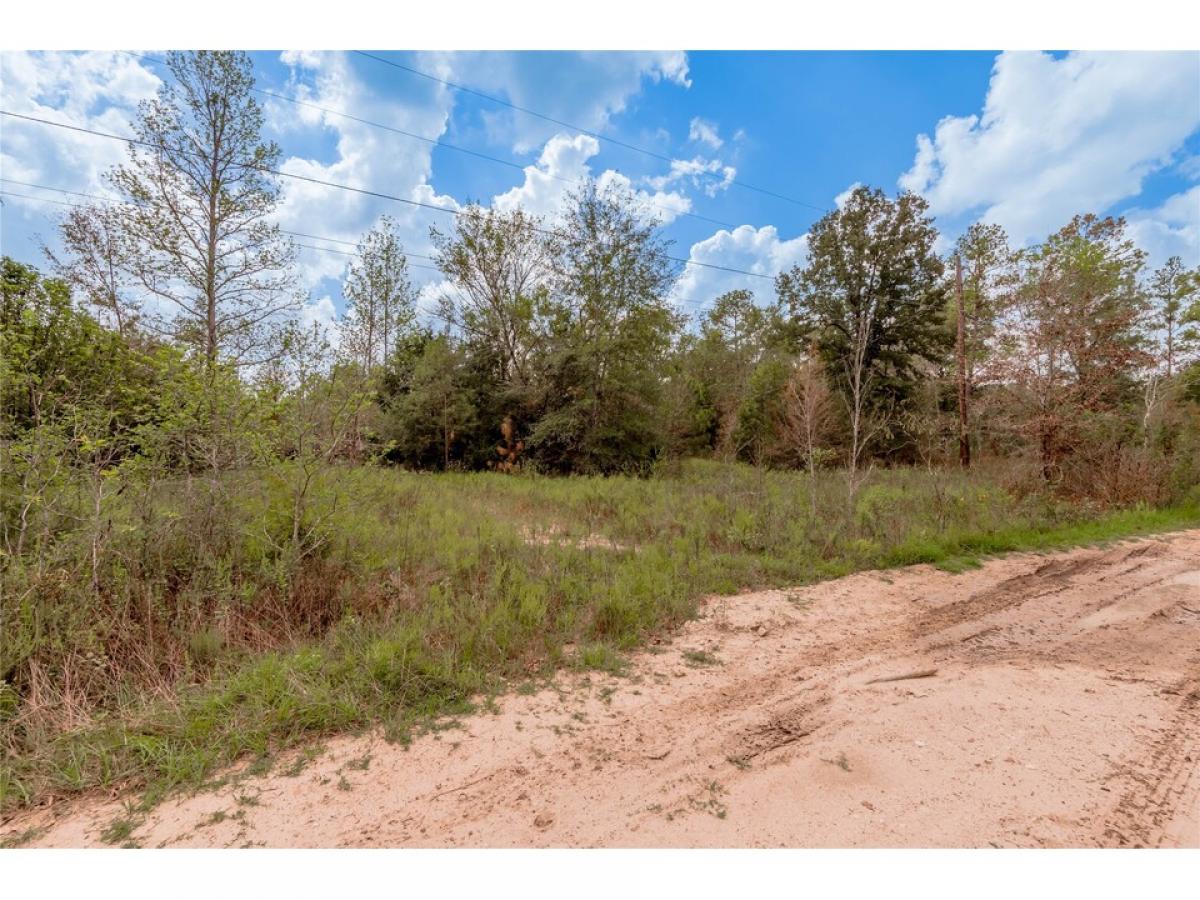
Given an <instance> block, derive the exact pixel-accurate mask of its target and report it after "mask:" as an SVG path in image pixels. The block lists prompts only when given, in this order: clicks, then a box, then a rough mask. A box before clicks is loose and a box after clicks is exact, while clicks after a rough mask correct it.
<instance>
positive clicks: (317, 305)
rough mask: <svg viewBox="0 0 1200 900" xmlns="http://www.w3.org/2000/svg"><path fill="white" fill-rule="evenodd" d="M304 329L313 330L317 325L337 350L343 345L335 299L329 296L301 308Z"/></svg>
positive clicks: (301, 320)
mask: <svg viewBox="0 0 1200 900" xmlns="http://www.w3.org/2000/svg"><path fill="white" fill-rule="evenodd" d="M298 318H299V320H300V325H301V327H302V328H306V329H307V328H312V327H313V326H314V325H316V326H317V327H318V328H320V330H321V332H322V333H323V334H324V335H325V337H326V338H327V339H328V340H329V343H330V345H331V346H332V347H334V348H335V349H336V348H337V346H338V344H339V343H341V339H342V332H341V328H340V327H339V323H338V314H337V307H335V306H334V305H333V298H332V297H330V296H329V295H328V294H325V295H324V296H323V297H319V298H317V299H316V300H310V301H309V302H307V303H305V304H304V305H303V306H302V307H300V315H299V317H298Z"/></svg>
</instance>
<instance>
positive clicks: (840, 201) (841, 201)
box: [833, 181, 862, 209]
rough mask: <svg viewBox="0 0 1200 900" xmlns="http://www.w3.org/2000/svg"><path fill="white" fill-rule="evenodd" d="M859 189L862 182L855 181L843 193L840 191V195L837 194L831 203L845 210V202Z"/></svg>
mask: <svg viewBox="0 0 1200 900" xmlns="http://www.w3.org/2000/svg"><path fill="white" fill-rule="evenodd" d="M860 187H862V182H861V181H856V182H854V184H852V185H850V187H848V188H846V189H845V190H844V191H842V192H841V193H840V194H838V195H837V196H836V197H834V198H833V202H834V204H835V205H836V206H837V208H838V209H845V208H846V202H847V201H848V200H849V199H850V197H851V196H853V194H854V192H855V191H857V190H858V189H859V188H860Z"/></svg>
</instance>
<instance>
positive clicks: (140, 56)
mask: <svg viewBox="0 0 1200 900" xmlns="http://www.w3.org/2000/svg"><path fill="white" fill-rule="evenodd" d="M117 52H118V53H124V54H125V55H127V56H132V57H134V58H135V59H144V60H147V61H148V62H152V63H157V64H158V65H160V66H165V65H166V64H167V63H166V61H165V60H162V59H158V58H157V57H154V56H150V55H148V54H146V53H135V52H133V51H132V50H118V51H117ZM250 90H252V91H253V92H254V93H256V94H262V95H263V96H264V97H272V98H274V99H275V100H285V101H287V102H288V103H295V104H296V105H297V106H306V107H308V108H309V109H316V110H320V111H321V112H323V113H328V114H329V115H331V116H340V117H341V118H343V119H349V120H350V121H352V122H358V123H359V124H360V125H370V126H371V127H373V128H380V129H382V130H384V131H390V132H392V133H393V134H399V135H403V136H404V137H407V138H412V139H413V140H417V141H423V142H424V143H426V144H432V145H433V146H435V147H444V148H445V149H447V150H454V151H457V152H458V153H465V154H467V155H468V156H475V157H478V158H479V159H484V160H487V161H488V162H494V163H498V164H499V165H502V166H507V167H508V168H510V169H516V170H517V171H518V172H524V171H525V169H526V166H524V165H522V164H521V163H518V162H514V161H512V160H508V159H501V158H500V157H498V156H490V155H489V154H487V153H481V152H480V151H478V150H471V149H469V148H467V147H460V146H458V145H457V144H451V143H449V142H448V141H443V140H441V139H439V138H428V137H425V136H424V135H421V134H415V133H414V132H411V131H405V130H404V129H403V128H396V127H394V126H392V125H384V124H383V123H382V122H373V121H371V120H370V119H363V118H360V117H359V116H354V115H351V114H350V113H344V112H340V111H338V110H336V109H330V108H329V107H327V106H321V105H320V104H317V103H313V102H312V101H310V100H301V99H300V98H299V97H291V96H288V95H287V94H279V93H276V92H275V91H268V90H266V89H265V88H259V87H254V88H251V89H250ZM539 174H541V175H544V176H546V177H547V178H553V179H554V180H555V181H561V182H562V183H564V184H572V185H576V186H582V185H584V184H585V183H586V182H584V181H582V180H580V179H577V178H564V177H563V176H562V175H555V174H553V173H551V172H542V171H540V170H539ZM650 205H651V206H653V207H654V208H655V209H657V210H661V211H662V212H666V213H674V214H675V215H678V216H686V217H688V218H690V219H698V220H699V221H701V222H709V223H711V224H713V225H720V226H721V227H722V228H729V229H733V228H736V227H737V226H736V225H734V224H733V223H731V222H723V221H721V220H720V219H714V218H712V217H710V216H703V215H701V214H700V213H694V212H680V211H678V210H672V209H667V207H665V206H661V205H659V204H657V203H651V204H650Z"/></svg>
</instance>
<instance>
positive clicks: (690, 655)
mask: <svg viewBox="0 0 1200 900" xmlns="http://www.w3.org/2000/svg"><path fill="white" fill-rule="evenodd" d="M683 661H684V662H685V663H687V664H688V665H689V666H691V667H692V668H693V669H695V668H699V667H701V666H718V665H720V664H721V660H720V659H718V658H717V657H716V656H715V655H714V654H713V653H711V652H709V651H708V650H684V651H683Z"/></svg>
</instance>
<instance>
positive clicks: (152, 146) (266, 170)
mask: <svg viewBox="0 0 1200 900" xmlns="http://www.w3.org/2000/svg"><path fill="white" fill-rule="evenodd" d="M0 115H3V116H9V117H10V118H14V119H22V120H24V121H27V122H36V123H38V124H40V125H50V126H52V127H54V128H63V129H66V130H67V131H75V132H79V133H81V134H90V135H93V136H95V137H102V138H108V139H111V140H116V141H123V142H124V143H126V144H130V145H132V146H141V147H149V148H150V149H152V150H157V149H161V148H160V147H158V146H156V145H155V144H153V143H151V142H150V141H144V140H140V139H138V138H129V137H123V136H122V135H118V134H109V133H108V132H104V131H96V130H95V129H92V128H84V127H82V126H80V125H69V124H67V123H64V122H54V121H51V120H50V119H41V118H38V117H36V116H27V115H24V114H22V113H14V112H9V111H8V110H4V109H0ZM180 152H181V153H184V154H186V155H189V156H198V157H200V158H201V159H203V158H205V157H204V155H203V154H202V153H199V152H195V151H186V150H181V151H180ZM237 165H239V166H241V167H242V168H245V169H253V170H254V171H258V172H263V173H265V174H268V175H274V176H276V177H277V178H290V179H293V180H295V181H303V182H306V183H308V184H317V185H321V186H323V187H329V188H335V189H337V190H342V191H350V192H351V193H355V194H362V195H364V196H367V197H375V198H377V199H381V200H391V201H393V202H396V203H404V204H407V205H408V206H413V207H418V208H421V209H429V210H433V211H434V212H440V213H446V214H447V215H451V216H456V217H457V216H461V215H464V214H465V212H466V211H465V210H462V209H451V208H448V207H445V206H436V205H434V204H432V203H424V202H422V201H420V200H411V199H409V198H407V197H397V196H396V195H394V194H385V193H383V192H382V191H373V190H369V189H367V188H359V187H354V186H352V185H348V184H338V183H337V182H334V181H325V180H324V179H321V178H313V177H311V176H309V175H298V174H296V173H294V172H283V171H281V170H279V169H272V168H269V167H267V166H259V165H254V164H253V163H237ZM534 230H535V231H537V232H538V233H540V234H546V235H549V236H551V237H561V236H562V235H561V233H559V232H555V231H550V230H548V229H545V228H536V227H535V228H534ZM664 255H665V258H666V259H669V260H671V261H672V262H677V263H681V264H682V265H686V266H698V267H700V268H704V269H713V270H715V271H719V272H729V273H732V274H736V275H745V276H747V277H750V278H764V279H767V280H768V281H773V280H774V276H772V275H763V274H761V273H759V272H747V271H746V270H745V269H735V268H733V267H732V266H719V265H716V264H715V263H704V262H699V261H697V260H693V259H683V258H682V257H678V256H670V255H666V254H664Z"/></svg>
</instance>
